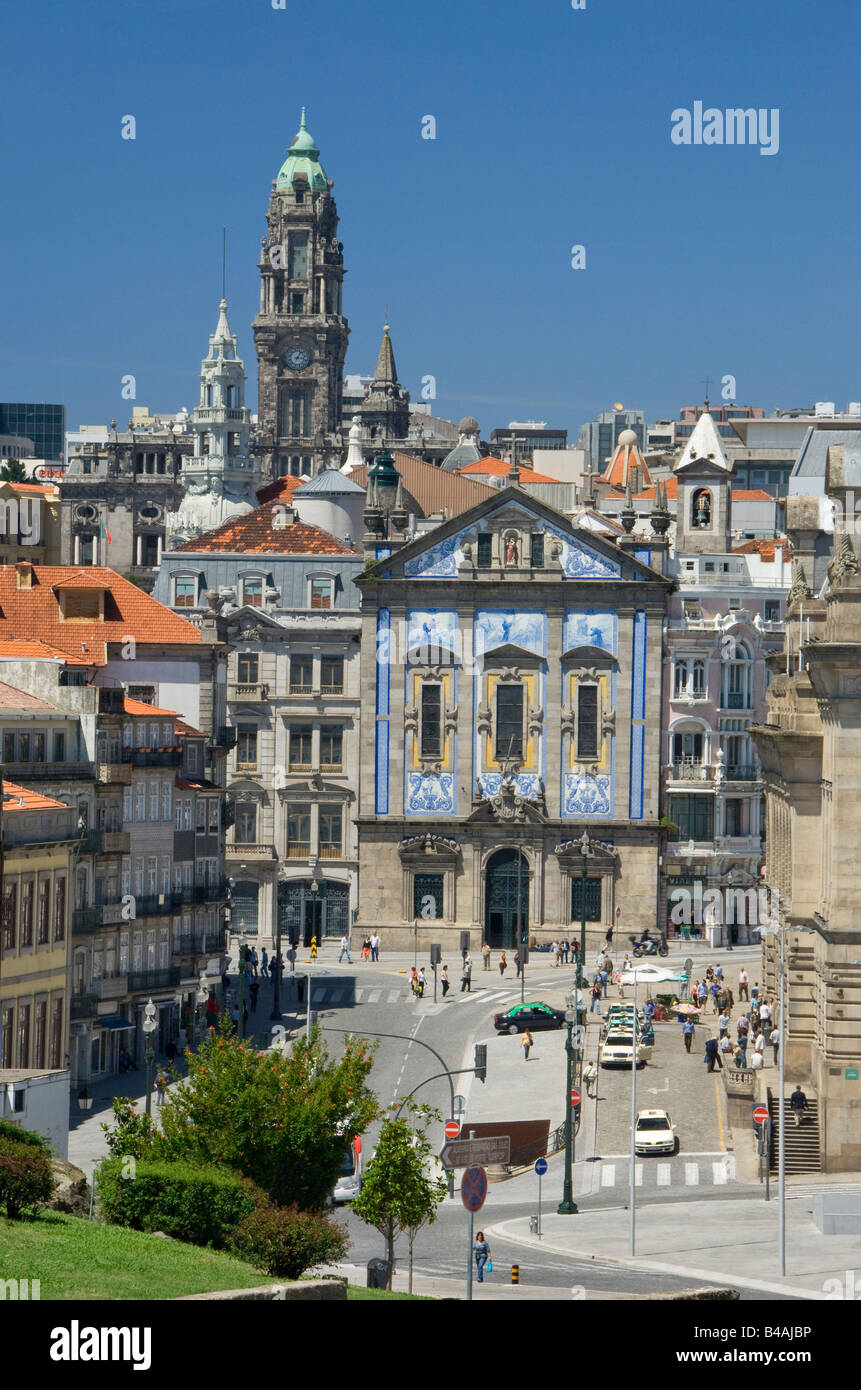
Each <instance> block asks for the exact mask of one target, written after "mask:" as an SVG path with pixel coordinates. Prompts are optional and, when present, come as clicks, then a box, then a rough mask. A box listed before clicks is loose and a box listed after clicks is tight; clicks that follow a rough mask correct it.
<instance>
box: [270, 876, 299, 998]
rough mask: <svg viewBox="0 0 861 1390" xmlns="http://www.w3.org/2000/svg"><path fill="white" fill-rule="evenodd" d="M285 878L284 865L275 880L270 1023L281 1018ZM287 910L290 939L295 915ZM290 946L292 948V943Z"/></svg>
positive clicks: (290, 908)
mask: <svg viewBox="0 0 861 1390" xmlns="http://www.w3.org/2000/svg"><path fill="white" fill-rule="evenodd" d="M285 878H286V875H285V873H284V866H283V865H282V866H281V868H280V869H279V870H278V876H277V878H276V880H275V960H274V961H273V962H272V965H271V966H270V967H269V969H270V973H271V972H272V970H273V969H274V971H275V980H274V985H275V988H274V991H273V994H272V1012H271V1014H270V1015H269V1019H270V1022H277V1021H279V1020H280V1018H281V899H282V897H283V896H284V894H286V884H285ZM285 910H286V913H287V923H288V925H287V935H288V937H289V936H290V925H289V923H290V918H291V917H292V915H293V909H292V907H287V908H286V909H285ZM290 944H291V946H292V944H293V943H292V941H291V943H290Z"/></svg>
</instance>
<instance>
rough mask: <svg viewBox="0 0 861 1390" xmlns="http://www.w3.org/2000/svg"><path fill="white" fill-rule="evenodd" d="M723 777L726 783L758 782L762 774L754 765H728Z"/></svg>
mask: <svg viewBox="0 0 861 1390" xmlns="http://www.w3.org/2000/svg"><path fill="white" fill-rule="evenodd" d="M725 775H726V780H727V781H728V782H758V781H759V779H760V777H761V775H762V773H761V770H760V768H759V766H758V765H757V764H756V763H730V764H729V765H728V766H727V769H726V774H725Z"/></svg>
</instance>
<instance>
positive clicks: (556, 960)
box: [550, 940, 562, 965]
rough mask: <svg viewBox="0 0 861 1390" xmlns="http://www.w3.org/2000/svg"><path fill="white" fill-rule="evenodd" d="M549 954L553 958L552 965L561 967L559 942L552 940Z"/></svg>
mask: <svg viewBox="0 0 861 1390" xmlns="http://www.w3.org/2000/svg"><path fill="white" fill-rule="evenodd" d="M550 954H551V955H552V957H553V964H554V965H561V964H562V947H561V946H560V945H559V942H558V941H556V940H553V941H552V942H551V943H550Z"/></svg>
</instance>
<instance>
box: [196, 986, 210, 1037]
mask: <svg viewBox="0 0 861 1390" xmlns="http://www.w3.org/2000/svg"><path fill="white" fill-rule="evenodd" d="M208 998H209V990H208V988H207V985H206V976H205V975H204V973H203V971H202V970H201V972H200V980H199V981H198V985H197V993H196V995H195V999H196V1000H197V1035H198V1040H199V1039H200V1038H201V1037H202V1036H203V1025H204V1023H205V1022H206V1015H205V1013H204V1012H203V1010H204V1007H205V1005H206V1001H207V999H208Z"/></svg>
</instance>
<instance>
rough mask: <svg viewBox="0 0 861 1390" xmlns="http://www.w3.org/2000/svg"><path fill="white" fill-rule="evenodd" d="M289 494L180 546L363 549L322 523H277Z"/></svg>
mask: <svg viewBox="0 0 861 1390" xmlns="http://www.w3.org/2000/svg"><path fill="white" fill-rule="evenodd" d="M287 501H289V498H285V497H283V496H282V497H281V498H280V500H279V499H278V498H275V499H273V500H272V501H271V502H264V503H263V505H262V506H261V507H257V509H256V510H255V511H253V512H245V513H244V515H243V516H236V517H234V518H233V519H232V520H231V521H226V522H225V523H224V525H223V526H218V527H216V529H215V530H214V531H207V532H206V534H205V535H203V536H195V537H194V539H193V540H190V541H184V542H183V544H182V545H178V546H177V547H176V548H177V550H178V551H182V550H192V551H195V552H198V553H199V552H204V553H209V552H210V551H230V552H236V553H238V554H243V555H246V554H254V555H357V554H358V553H359V552H358V551H357V550H353V549H352V547H351V546H349V545H344V544H343V542H342V541H339V540H338V538H337V537H336V536H333V535H331V533H330V532H329V531H324V530H322V528H321V527H319V526H309V525H307V523H306V522H304V521H294V522H293V524H292V526H291V525H284V524H281V525H277V524H276V522H277V521H279V520H280V517H281V516H282V515H283V510H282V511H281V512H280V513H279V510H278V509H279V508H281V509H283V507H284V505H285V502H287Z"/></svg>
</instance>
